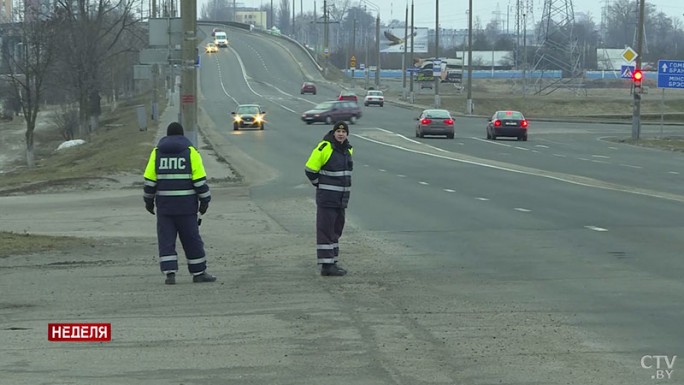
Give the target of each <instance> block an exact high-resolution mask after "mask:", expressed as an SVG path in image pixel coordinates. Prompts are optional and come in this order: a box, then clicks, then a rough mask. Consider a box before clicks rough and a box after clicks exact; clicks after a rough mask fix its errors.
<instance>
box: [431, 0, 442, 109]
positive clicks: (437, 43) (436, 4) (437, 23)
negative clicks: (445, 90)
mask: <svg viewBox="0 0 684 385" xmlns="http://www.w3.org/2000/svg"><path fill="white" fill-rule="evenodd" d="M435 61H438V62H439V0H435ZM439 66H440V68H438V70H439V72H438V73H440V74H441V73H442V68H441V66H442V64H441V63H440V64H439ZM433 74H434V70H433ZM434 78H435V108H439V106H440V104H441V103H440V102H441V101H440V99H439V82H440V81H441V80H442V79H441V75H440V76H435V77H434Z"/></svg>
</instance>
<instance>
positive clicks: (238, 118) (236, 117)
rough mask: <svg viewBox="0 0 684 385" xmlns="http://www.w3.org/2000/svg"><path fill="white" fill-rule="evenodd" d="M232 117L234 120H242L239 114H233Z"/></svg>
mask: <svg viewBox="0 0 684 385" xmlns="http://www.w3.org/2000/svg"><path fill="white" fill-rule="evenodd" d="M234 119H235V121H236V122H239V121H241V120H242V118H241V117H240V115H235V118H234Z"/></svg>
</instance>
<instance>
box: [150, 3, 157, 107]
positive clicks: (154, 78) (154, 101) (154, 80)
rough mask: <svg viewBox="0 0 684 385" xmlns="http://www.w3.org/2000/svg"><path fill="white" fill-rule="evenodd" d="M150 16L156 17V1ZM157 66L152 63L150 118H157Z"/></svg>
mask: <svg viewBox="0 0 684 385" xmlns="http://www.w3.org/2000/svg"><path fill="white" fill-rule="evenodd" d="M151 11H152V12H151V13H152V14H151V15H150V17H151V18H156V17H157V1H156V0H152V9H151ZM158 88H159V66H158V65H157V64H153V65H152V120H157V119H158V118H159V94H158V93H159V90H158Z"/></svg>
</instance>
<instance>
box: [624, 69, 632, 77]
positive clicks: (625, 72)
mask: <svg viewBox="0 0 684 385" xmlns="http://www.w3.org/2000/svg"><path fill="white" fill-rule="evenodd" d="M622 77H623V78H630V79H631V78H632V68H631V67H627V68H625V71H624V72H623V73H622Z"/></svg>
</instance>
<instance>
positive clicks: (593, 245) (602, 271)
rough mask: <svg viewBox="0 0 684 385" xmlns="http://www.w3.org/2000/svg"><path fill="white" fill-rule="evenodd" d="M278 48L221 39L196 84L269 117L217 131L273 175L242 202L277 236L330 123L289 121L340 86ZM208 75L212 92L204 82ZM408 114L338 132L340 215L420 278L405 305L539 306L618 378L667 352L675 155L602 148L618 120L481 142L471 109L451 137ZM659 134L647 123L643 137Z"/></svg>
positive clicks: (683, 195) (450, 308)
mask: <svg viewBox="0 0 684 385" xmlns="http://www.w3.org/2000/svg"><path fill="white" fill-rule="evenodd" d="M285 45H286V44H285V43H283V42H282V41H280V40H278V41H277V43H274V42H273V40H270V39H265V38H263V37H262V36H259V35H254V34H248V33H238V32H236V33H234V34H233V39H232V40H231V48H230V50H228V51H223V52H221V53H220V54H219V55H216V56H215V57H213V60H215V61H214V63H215V64H216V66H210V65H205V68H204V69H203V71H202V92H203V93H204V96H205V98H206V99H208V100H213V101H214V103H215V104H221V106H218V105H216V106H215V107H208V108H207V111H208V112H209V114H210V115H211V116H212V118H213V119H214V120H215V121H217V122H221V120H222V117H221V114H222V111H225V109H226V104H228V105H229V106H230V104H231V103H230V101H226V95H224V94H223V92H224V91H225V92H226V93H227V95H228V99H234V100H235V101H237V102H240V103H245V102H252V101H258V102H259V103H261V104H262V105H263V106H264V108H265V109H266V110H268V117H269V121H270V123H269V127H268V129H267V130H266V131H264V132H240V133H237V134H236V133H233V132H231V131H229V129H228V124H226V126H225V130H224V131H223V134H224V135H225V136H226V137H227V138H229V140H230V141H232V142H235V143H236V145H237V146H239V147H240V148H241V149H242V150H243V151H245V153H247V154H249V156H250V157H251V158H253V160H254V161H255V162H261V163H263V164H266V165H268V166H269V167H271V168H273V169H274V170H275V172H274V174H275V175H277V176H275V178H274V179H273V180H271V181H269V183H267V184H264V185H261V186H258V187H255V188H253V189H252V198H253V199H254V200H255V201H256V202H257V203H258V204H259V205H260V206H261V207H262V208H263V209H264V210H266V211H267V212H268V213H269V215H270V216H272V217H273V218H276V219H277V220H278V221H279V222H280V223H283V224H285V227H286V228H287V229H288V230H289V231H293V232H307V231H310V224H309V223H308V222H306V223H299V222H297V221H295V220H293V219H292V217H291V216H289V215H288V214H289V211H288V210H280V209H279V208H280V207H283V206H286V207H291V206H292V205H296V204H297V202H298V201H301V199H302V195H303V194H302V188H303V187H302V185H305V180H304V177H303V173H302V164H303V161H304V158H305V154H307V153H308V151H310V149H311V147H312V145H313V144H315V143H316V142H317V140H318V139H319V138H320V137H321V136H322V135H323V134H324V133H325V132H326V131H327V129H328V127H326V126H321V125H313V126H307V125H305V124H303V122H301V121H300V119H299V115H300V113H301V112H302V111H304V110H306V109H308V108H310V107H311V105H313V104H314V103H316V102H320V101H324V100H329V99H333V98H335V97H336V96H337V94H338V93H339V91H340V88H339V87H337V86H329V85H326V84H325V82H324V81H323V80H322V79H321V78H320V77H318V76H316V75H315V74H316V71H315V70H314V69H313V68H311V66H310V65H309V64H308V63H307V62H306V60H305V59H304V57H303V56H297V54H296V52H297V51H296V49H294V48H291V47H289V49H290V51H291V52H294V53H295V57H296V58H297V60H301V62H300V63H299V64H301V65H294V64H292V56H291V55H290V54H289V53H288V51H283V50H282V47H283V46H285ZM218 68H220V73H221V78H222V84H223V87H216V86H215V83H214V81H213V80H212V79H213V78H214V77H215V75H213V74H214V73H216V72H218V71H219V69H218ZM304 80H314V81H316V82H317V83H318V84H319V94H318V95H316V96H310V95H307V96H300V95H299V94H298V89H299V86H300V84H301V82H302V81H304ZM217 100H222V101H223V102H222V103H218V102H217ZM417 116H418V112H417V110H415V109H412V108H407V107H406V106H397V105H393V104H391V103H388V104H386V106H385V107H384V108H373V107H366V108H364V116H363V118H362V119H361V120H360V121H359V123H358V124H357V125H355V126H352V127H351V137H350V140H351V142H352V144H353V145H354V146H355V168H356V169H355V175H354V191H353V193H352V204H351V207H350V209H349V218H350V221H351V224H352V226H353V227H354V228H355V229H356V231H358V232H361V233H363V234H364V235H366V236H370V237H375V238H378V239H379V241H378V242H381V243H382V244H383V246H384V247H385V248H387V250H388V254H389V255H390V256H391V258H392V260H391V261H385V262H387V263H391V264H392V267H393V269H396V270H397V271H399V272H400V273H401V274H402V275H410V276H412V277H413V278H414V279H417V280H418V281H419V282H421V283H422V284H425V285H427V286H428V287H429V289H428V290H427V291H426V292H423V293H415V294H414V295H415V296H416V298H414V300H415V302H413V301H412V304H413V305H414V306H418V308H420V306H419V305H417V304H419V303H421V302H422V301H421V300H420V297H421V296H428V297H431V296H435V297H440V301H443V303H442V305H443V309H444V311H446V312H458V311H459V309H461V308H462V301H464V300H465V301H467V302H472V303H478V304H488V305H489V306H491V309H492V311H496V312H502V311H503V312H505V311H506V310H510V311H520V312H532V313H535V314H538V313H544V314H548V315H549V316H551V317H553V318H557V321H558V323H559V325H563V328H566V329H571V330H572V334H573V337H574V338H577V339H578V343H579V346H581V348H580V347H576V348H577V349H578V351H576V352H574V353H575V354H586V355H588V356H592V360H597V361H598V362H600V365H599V366H606V367H608V366H610V364H609V363H608V362H604V361H613V360H615V361H617V362H618V363H619V364H618V365H619V366H620V367H622V368H623V369H620V370H624V372H630V371H631V370H634V372H638V371H639V370H640V367H639V359H640V357H641V356H642V355H644V354H648V353H655V352H657V353H660V354H670V355H672V354H677V353H680V352H679V351H678V349H681V347H682V346H683V345H682V343H683V342H684V332H683V331H682V329H681V324H682V321H684V318H683V317H682V312H681V309H682V308H683V306H682V305H684V296H682V294H681V293H684V290H682V289H684V287H683V284H682V277H683V276H684V262H683V261H682V259H681V250H682V246H684V245H683V244H682V241H681V240H680V237H678V236H677V234H678V233H679V232H680V231H681V230H682V224H683V223H684V219H682V218H683V216H682V214H683V213H682V208H681V207H682V205H681V204H682V202H683V201H684V187H683V183H682V174H681V166H680V165H681V164H682V161H683V160H684V158H683V156H682V155H681V154H680V153H675V152H664V151H658V150H652V149H647V148H639V147H633V146H629V145H625V144H622V143H618V142H615V141H611V138H623V137H625V136H628V135H629V132H630V129H631V127H629V126H628V125H615V124H603V125H602V124H588V123H584V124H577V123H563V122H560V123H558V122H546V121H539V122H534V121H533V122H531V127H530V141H528V142H517V141H511V140H497V141H488V140H485V139H484V136H485V135H484V125H485V119H484V118H481V117H479V118H459V119H458V128H457V132H456V139H455V140H444V139H438V138H425V139H416V138H414V128H413V120H414V118H415V117H417ZM223 119H225V118H223ZM219 125H220V124H219ZM677 129H678V128H677V127H675V128H667V130H677ZM657 130H659V128H658V127H650V126H646V127H644V135H649V134H653V133H656V132H657ZM667 132H668V131H666V134H667ZM284 201H288V202H290V204H287V205H285V204H283V203H282V202H284ZM293 202H294V203H293ZM300 204H302V203H300ZM368 257H369V258H373V256H368ZM343 261H344V259H343ZM350 263H352V264H353V262H350ZM409 311H413V310H409ZM426 322H427V323H429V322H430V321H429V320H426ZM545 334H546V333H545ZM538 337H540V338H548V336H547V335H544V336H538ZM531 338H532V337H531ZM568 350H569V351H572V350H574V349H573V348H570V347H568ZM580 352H581V353H580ZM536 353H537V354H540V355H542V356H552V355H554V353H552V352H550V351H543V350H542V351H538V352H536ZM547 358H550V357H547ZM554 360H561V361H562V359H559V357H554ZM560 365H562V364H560ZM516 369H521V368H516ZM642 371H643V373H642V372H639V373H642V374H646V373H645V372H647V371H646V370H642ZM623 374H624V373H623ZM576 383H579V382H576Z"/></svg>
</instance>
